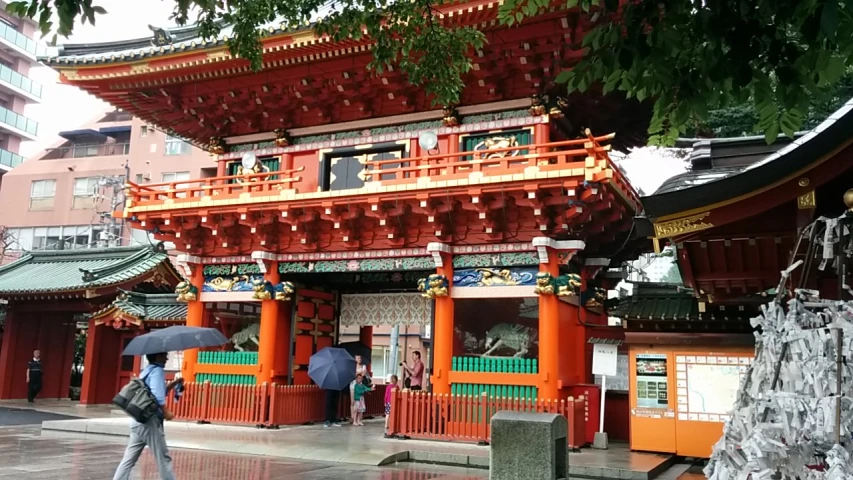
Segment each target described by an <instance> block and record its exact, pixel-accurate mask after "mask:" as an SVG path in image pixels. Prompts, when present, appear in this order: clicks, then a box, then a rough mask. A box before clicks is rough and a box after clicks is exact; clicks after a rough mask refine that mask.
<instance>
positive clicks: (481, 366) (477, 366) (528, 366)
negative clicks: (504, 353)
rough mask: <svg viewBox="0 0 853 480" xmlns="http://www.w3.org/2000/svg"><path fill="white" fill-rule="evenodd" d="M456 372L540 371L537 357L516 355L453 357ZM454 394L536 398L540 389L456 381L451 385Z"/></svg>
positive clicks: (453, 367) (453, 368)
mask: <svg viewBox="0 0 853 480" xmlns="http://www.w3.org/2000/svg"><path fill="white" fill-rule="evenodd" d="M452 370H453V371H454V372H478V373H526V374H531V373H539V365H538V362H537V361H536V359H535V358H514V357H453V364H452ZM450 393H452V394H454V395H482V394H483V393H485V394H487V395H488V396H490V397H509V398H523V399H528V400H535V399H536V398H537V396H538V389H537V388H536V387H531V386H522V385H490V384H482V383H454V384H453V385H451V387H450Z"/></svg>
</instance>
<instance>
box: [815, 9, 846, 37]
mask: <svg viewBox="0 0 853 480" xmlns="http://www.w3.org/2000/svg"><path fill="white" fill-rule="evenodd" d="M848 8H849V6H848ZM848 15H849V12H848ZM840 22H841V18H840V12H839V11H838V0H826V1H825V3H824V4H823V12H822V13H821V15H820V29H821V31H822V32H823V34H824V35H826V36H827V38H833V37H835V32H836V31H837V30H838V24H839V23H840Z"/></svg>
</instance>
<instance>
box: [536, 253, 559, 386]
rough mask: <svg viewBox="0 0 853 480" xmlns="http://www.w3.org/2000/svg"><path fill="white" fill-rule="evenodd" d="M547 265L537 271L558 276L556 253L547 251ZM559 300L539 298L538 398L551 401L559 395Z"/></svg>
mask: <svg viewBox="0 0 853 480" xmlns="http://www.w3.org/2000/svg"><path fill="white" fill-rule="evenodd" d="M547 255H548V263H540V264H539V271H540V272H546V273H550V274H551V275H552V276H554V277H558V276H559V275H560V264H559V262H558V261H557V252H556V251H555V250H554V249H553V248H548V249H547ZM559 354H560V300H559V298H558V297H557V296H556V295H540V296H539V398H541V399H546V400H551V399H556V398H558V395H559V385H558V382H559V378H560V376H559V368H560V365H559V364H560V357H559Z"/></svg>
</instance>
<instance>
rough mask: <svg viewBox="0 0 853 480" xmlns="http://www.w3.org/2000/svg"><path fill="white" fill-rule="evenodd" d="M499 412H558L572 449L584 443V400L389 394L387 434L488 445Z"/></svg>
mask: <svg viewBox="0 0 853 480" xmlns="http://www.w3.org/2000/svg"><path fill="white" fill-rule="evenodd" d="M501 410H513V411H518V412H536V413H557V414H560V415H563V416H564V417H566V419H567V420H568V423H569V434H568V443H569V447H571V448H580V447H582V446H584V445H585V444H586V440H585V438H584V428H585V425H586V420H585V418H584V400H583V397H578V398H572V397H569V398H567V399H561V400H542V399H538V400H535V399H521V398H500V397H489V396H488V395H486V394H483V395H479V396H467V395H437V394H431V393H420V392H402V393H398V392H394V393H392V394H391V418H390V420H389V424H388V429H389V431H388V432H387V433H389V434H391V435H395V436H397V437H400V438H419V439H425V440H451V441H463V442H477V443H488V442H489V439H490V436H491V431H490V420H491V418H492V415H494V414H495V413H497V412H498V411H501Z"/></svg>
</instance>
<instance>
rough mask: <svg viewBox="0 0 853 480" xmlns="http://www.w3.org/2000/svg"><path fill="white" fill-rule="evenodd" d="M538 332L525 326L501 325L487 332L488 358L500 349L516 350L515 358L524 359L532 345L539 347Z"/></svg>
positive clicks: (485, 354)
mask: <svg viewBox="0 0 853 480" xmlns="http://www.w3.org/2000/svg"><path fill="white" fill-rule="evenodd" d="M538 344H539V342H538V339H537V334H536V331H535V330H533V329H532V328H529V327H525V326H523V325H511V324H509V323H499V324H497V325H495V326H494V327H492V328H491V329H489V331H488V332H486V353H484V354H483V356H484V357H488V356H489V355H490V354H491V353H492V352H494V351H495V350H497V349H498V348H500V347H506V348H509V349H512V350H515V354H514V355H513V357H523V356H524V355H525V354H526V353H527V352H528V351H529V350H530V346H531V345H538Z"/></svg>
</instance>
